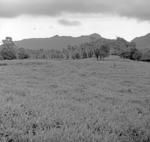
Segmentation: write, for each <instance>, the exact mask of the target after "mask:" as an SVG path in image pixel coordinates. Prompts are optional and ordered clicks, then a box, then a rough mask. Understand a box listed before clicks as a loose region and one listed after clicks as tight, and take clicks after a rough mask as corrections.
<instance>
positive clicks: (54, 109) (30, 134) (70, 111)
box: [0, 57, 150, 142]
mask: <svg viewBox="0 0 150 142" xmlns="http://www.w3.org/2000/svg"><path fill="white" fill-rule="evenodd" d="M149 122H150V64H149V63H143V62H136V61H129V60H123V59H119V57H111V58H107V59H106V60H105V61H96V59H85V60H63V61H52V60H24V61H1V63H0V141H8V142H13V141H14V142H27V141H28V142H29V141H32V142H33V141H35V142H92V141H93V142H149V140H150V123H149Z"/></svg>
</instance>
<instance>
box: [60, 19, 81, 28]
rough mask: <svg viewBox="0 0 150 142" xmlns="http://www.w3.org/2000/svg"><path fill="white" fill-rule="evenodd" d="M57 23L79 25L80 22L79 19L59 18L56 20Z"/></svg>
mask: <svg viewBox="0 0 150 142" xmlns="http://www.w3.org/2000/svg"><path fill="white" fill-rule="evenodd" d="M58 23H59V24H61V25H63V26H79V25H81V23H80V22H79V21H70V20H66V19H61V20H59V21H58Z"/></svg>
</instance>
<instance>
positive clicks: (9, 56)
mask: <svg viewBox="0 0 150 142" xmlns="http://www.w3.org/2000/svg"><path fill="white" fill-rule="evenodd" d="M2 42H3V44H2V45H1V49H0V58H1V59H2V60H13V59H26V58H29V56H28V54H27V52H26V50H25V49H24V48H17V47H16V45H15V43H14V42H13V40H12V38H11V37H6V39H5V40H3V41H2Z"/></svg>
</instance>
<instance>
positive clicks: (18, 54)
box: [17, 48, 29, 59]
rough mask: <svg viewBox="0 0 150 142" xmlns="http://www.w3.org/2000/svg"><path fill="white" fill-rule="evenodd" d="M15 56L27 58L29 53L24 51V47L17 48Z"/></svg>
mask: <svg viewBox="0 0 150 142" xmlns="http://www.w3.org/2000/svg"><path fill="white" fill-rule="evenodd" d="M17 57H18V59H27V58H29V55H28V54H27V52H26V51H25V49H24V48H19V49H18V53H17Z"/></svg>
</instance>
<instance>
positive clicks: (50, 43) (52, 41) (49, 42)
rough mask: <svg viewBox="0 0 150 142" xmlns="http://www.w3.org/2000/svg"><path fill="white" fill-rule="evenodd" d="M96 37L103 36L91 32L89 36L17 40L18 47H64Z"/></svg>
mask: <svg viewBox="0 0 150 142" xmlns="http://www.w3.org/2000/svg"><path fill="white" fill-rule="evenodd" d="M94 39H102V40H103V38H102V37H101V36H100V35H99V34H96V33H94V34H91V35H87V36H80V37H72V36H58V35H56V36H53V37H50V38H32V39H24V40H20V41H16V42H15V43H16V45H17V46H18V47H22V48H25V49H60V50H61V49H63V48H67V46H68V45H80V44H82V43H85V42H90V41H92V40H94Z"/></svg>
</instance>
